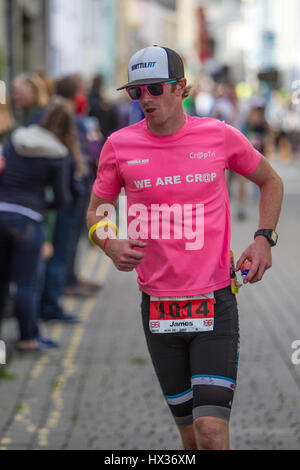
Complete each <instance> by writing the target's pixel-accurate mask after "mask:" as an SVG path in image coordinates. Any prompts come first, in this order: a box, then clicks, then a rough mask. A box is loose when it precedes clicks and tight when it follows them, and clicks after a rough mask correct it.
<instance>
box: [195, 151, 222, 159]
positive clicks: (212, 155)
mask: <svg viewBox="0 0 300 470" xmlns="http://www.w3.org/2000/svg"><path fill="white" fill-rule="evenodd" d="M189 157H190V159H191V160H195V159H198V160H201V159H204V160H205V159H206V158H215V157H216V152H215V151H211V150H209V151H208V152H191V153H190V154H189Z"/></svg>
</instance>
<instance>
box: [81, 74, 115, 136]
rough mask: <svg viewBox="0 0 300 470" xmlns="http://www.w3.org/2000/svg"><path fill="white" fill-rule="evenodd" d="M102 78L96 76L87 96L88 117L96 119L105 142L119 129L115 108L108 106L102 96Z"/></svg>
mask: <svg viewBox="0 0 300 470" xmlns="http://www.w3.org/2000/svg"><path fill="white" fill-rule="evenodd" d="M102 82H103V79H102V76H101V75H96V76H95V77H94V79H93V83H92V87H91V90H90V93H89V96H88V102H89V108H90V109H89V116H92V117H95V118H97V119H98V122H99V127H100V130H101V132H102V134H103V136H104V139H105V140H106V139H107V137H109V136H110V134H112V133H113V132H115V131H117V130H118V129H120V127H121V123H120V119H119V115H118V112H117V108H116V107H115V106H113V105H110V104H108V103H107V102H106V101H105V100H104V98H103V96H102Z"/></svg>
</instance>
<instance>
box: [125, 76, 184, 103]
mask: <svg viewBox="0 0 300 470" xmlns="http://www.w3.org/2000/svg"><path fill="white" fill-rule="evenodd" d="M177 81H178V80H171V81H169V82H162V83H151V84H150V85H139V86H131V87H128V88H126V91H127V93H128V95H129V97H130V98H131V99H132V101H137V100H140V99H141V97H142V95H143V93H144V90H147V92H148V93H149V95H151V96H154V97H156V96H162V95H163V94H164V92H165V85H167V84H168V83H176V82H177Z"/></svg>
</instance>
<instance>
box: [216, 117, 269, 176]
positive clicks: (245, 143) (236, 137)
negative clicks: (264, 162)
mask: <svg viewBox="0 0 300 470" xmlns="http://www.w3.org/2000/svg"><path fill="white" fill-rule="evenodd" d="M225 145H226V168H227V169H230V170H234V171H236V172H237V173H239V174H241V175H244V176H246V175H249V174H250V173H252V172H253V171H254V170H256V168H257V167H258V165H259V163H260V161H261V159H262V154H261V153H259V152H258V151H257V150H256V149H255V148H254V147H253V145H252V144H251V143H250V142H249V140H248V139H247V138H246V137H245V136H244V135H243V134H242V133H241V132H240V131H239V130H238V129H236V128H234V127H232V126H230V125H228V124H225Z"/></svg>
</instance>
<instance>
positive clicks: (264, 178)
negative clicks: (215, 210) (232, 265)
mask: <svg viewBox="0 0 300 470" xmlns="http://www.w3.org/2000/svg"><path fill="white" fill-rule="evenodd" d="M246 178H247V179H249V180H250V181H252V182H253V183H255V184H256V185H258V186H259V188H260V204H259V224H258V229H273V230H275V229H276V226H277V223H278V220H279V216H280V212H281V205H282V200H283V183H282V180H281V178H280V176H279V175H278V174H277V173H276V171H275V170H274V169H273V168H272V166H271V165H270V163H269V162H268V161H267V160H266V159H265V158H264V157H262V159H261V161H260V163H259V165H258V167H257V168H256V169H255V170H254V171H253V172H252V173H250V174H248V175H246ZM247 258H248V259H250V260H251V268H250V270H249V273H248V275H247V276H246V277H245V279H244V281H245V282H250V283H251V284H253V283H255V282H258V281H260V280H261V279H262V277H263V275H264V273H265V271H266V270H267V269H269V268H270V267H271V266H272V255H271V246H270V244H269V242H268V240H267V239H266V238H265V237H263V236H258V237H256V238H255V240H254V241H253V242H252V243H251V244H250V245H249V246H248V248H247V249H246V250H245V251H243V253H242V255H241V256H240V258H239V259H238V261H237V264H236V271H239V270H240V268H241V265H242V263H243V262H244V261H245V259H247Z"/></svg>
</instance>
